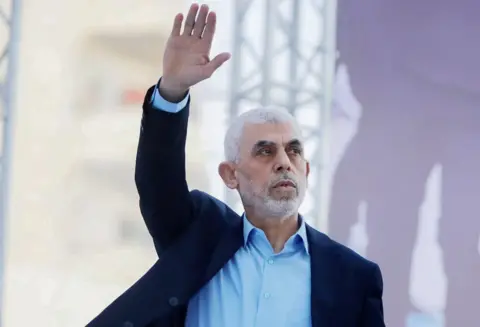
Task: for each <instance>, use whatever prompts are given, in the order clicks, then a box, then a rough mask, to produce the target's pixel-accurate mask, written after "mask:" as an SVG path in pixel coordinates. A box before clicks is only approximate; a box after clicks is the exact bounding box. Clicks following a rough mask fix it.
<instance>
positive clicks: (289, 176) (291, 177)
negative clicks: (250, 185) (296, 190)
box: [269, 173, 298, 187]
mask: <svg viewBox="0 0 480 327" xmlns="http://www.w3.org/2000/svg"><path fill="white" fill-rule="evenodd" d="M286 181H288V182H291V183H292V184H293V185H294V186H295V187H297V186H298V181H297V179H296V177H295V176H294V175H293V174H291V173H282V174H281V175H279V176H277V177H276V178H275V179H274V180H272V181H271V182H270V185H269V187H273V186H274V185H276V184H278V183H280V182H286Z"/></svg>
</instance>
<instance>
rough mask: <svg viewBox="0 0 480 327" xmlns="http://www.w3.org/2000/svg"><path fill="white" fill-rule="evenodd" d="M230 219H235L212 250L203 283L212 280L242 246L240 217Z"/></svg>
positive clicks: (241, 222)
mask: <svg viewBox="0 0 480 327" xmlns="http://www.w3.org/2000/svg"><path fill="white" fill-rule="evenodd" d="M229 218H230V217H229ZM232 218H235V219H234V220H233V223H232V224H228V227H227V228H226V231H225V232H224V233H223V234H222V236H221V237H220V239H219V241H218V243H217V245H216V246H215V249H214V250H213V253H212V256H211V261H210V263H209V265H208V266H207V270H206V274H205V282H208V281H209V280H210V279H212V277H213V276H215V275H216V274H217V272H218V271H219V270H220V269H221V268H222V267H223V266H224V265H225V264H226V263H227V262H228V260H230V259H231V258H232V257H233V256H234V255H235V253H236V252H237V251H238V249H239V248H240V247H241V246H242V245H243V240H244V239H243V220H242V218H241V217H232Z"/></svg>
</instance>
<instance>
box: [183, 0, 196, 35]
mask: <svg viewBox="0 0 480 327" xmlns="http://www.w3.org/2000/svg"><path fill="white" fill-rule="evenodd" d="M197 12H198V4H196V3H194V4H192V5H191V6H190V10H189V11H188V14H187V19H185V26H184V27H183V35H191V34H192V30H193V26H194V25H195V18H196V17H197Z"/></svg>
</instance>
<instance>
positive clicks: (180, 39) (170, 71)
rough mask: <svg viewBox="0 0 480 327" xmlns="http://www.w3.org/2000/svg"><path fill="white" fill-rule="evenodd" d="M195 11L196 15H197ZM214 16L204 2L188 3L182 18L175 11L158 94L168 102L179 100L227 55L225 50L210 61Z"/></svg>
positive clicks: (208, 75) (214, 69) (225, 58)
mask: <svg viewBox="0 0 480 327" xmlns="http://www.w3.org/2000/svg"><path fill="white" fill-rule="evenodd" d="M197 14H198V15H197ZM216 19H217V18H216V15H215V13H214V12H213V11H209V8H208V6H207V5H202V6H201V7H199V5H198V4H192V5H191V7H190V10H189V11H188V14H187V17H186V19H185V24H183V31H182V23H183V21H184V18H183V15H182V14H178V15H177V16H176V17H175V21H174V23H173V28H172V33H171V35H170V37H169V39H168V41H167V45H166V48H165V53H164V56H163V76H162V79H161V81H160V89H159V91H160V94H161V95H162V97H164V98H165V99H166V100H168V101H172V102H177V101H180V100H181V99H182V98H183V97H184V96H185V94H186V93H187V92H188V89H189V88H190V87H191V86H193V85H195V84H197V83H199V82H201V81H203V80H205V79H207V78H209V77H210V76H212V74H213V73H214V72H215V71H216V70H217V69H218V68H219V67H220V66H221V65H222V64H223V63H224V62H225V61H227V60H228V59H229V58H230V54H229V53H227V52H224V53H220V54H219V55H217V56H216V57H215V58H213V59H212V60H210V57H209V55H210V50H211V47H212V41H213V37H214V34H215V27H216Z"/></svg>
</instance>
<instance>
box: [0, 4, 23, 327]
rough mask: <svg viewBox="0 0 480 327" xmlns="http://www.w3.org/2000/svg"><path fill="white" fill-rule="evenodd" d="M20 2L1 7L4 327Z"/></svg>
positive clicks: (0, 278) (0, 280) (0, 284)
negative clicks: (3, 31)
mask: <svg viewBox="0 0 480 327" xmlns="http://www.w3.org/2000/svg"><path fill="white" fill-rule="evenodd" d="M20 6H21V3H20V0H12V1H11V9H10V15H7V14H6V13H5V11H4V10H3V8H0V12H1V16H2V20H3V22H4V23H5V24H6V25H7V26H8V28H9V33H8V39H7V41H6V43H5V47H4V49H3V54H2V57H1V58H0V63H1V61H5V60H6V61H7V71H6V76H5V79H4V80H3V82H2V83H1V89H0V92H1V93H0V97H1V99H2V102H3V103H2V105H3V112H2V114H3V139H2V153H1V162H0V165H1V166H0V169H1V170H0V178H1V179H0V183H1V187H0V192H1V194H0V326H2V323H3V297H4V290H5V278H4V276H5V252H6V251H5V243H6V242H5V238H6V217H7V216H8V209H9V208H8V203H9V200H10V199H9V190H10V164H11V155H12V144H13V127H14V124H13V110H14V106H15V104H14V100H15V90H16V89H15V86H16V73H17V60H18V46H19V15H20Z"/></svg>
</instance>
